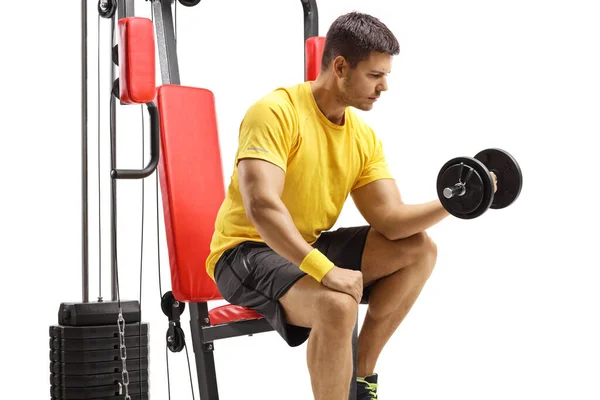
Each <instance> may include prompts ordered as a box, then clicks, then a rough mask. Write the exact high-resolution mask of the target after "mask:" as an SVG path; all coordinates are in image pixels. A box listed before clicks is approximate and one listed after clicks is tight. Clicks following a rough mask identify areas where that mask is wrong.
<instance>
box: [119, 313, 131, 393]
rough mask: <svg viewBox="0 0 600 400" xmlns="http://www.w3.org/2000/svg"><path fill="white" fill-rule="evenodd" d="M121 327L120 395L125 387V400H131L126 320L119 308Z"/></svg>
mask: <svg viewBox="0 0 600 400" xmlns="http://www.w3.org/2000/svg"><path fill="white" fill-rule="evenodd" d="M117 325H118V326H119V342H120V346H119V349H120V353H121V361H122V362H123V372H121V378H122V380H123V382H122V384H121V383H119V394H120V395H121V394H123V386H125V400H131V396H129V372H127V365H126V361H127V348H126V347H125V319H124V318H123V310H122V309H121V308H119V318H118V319H117Z"/></svg>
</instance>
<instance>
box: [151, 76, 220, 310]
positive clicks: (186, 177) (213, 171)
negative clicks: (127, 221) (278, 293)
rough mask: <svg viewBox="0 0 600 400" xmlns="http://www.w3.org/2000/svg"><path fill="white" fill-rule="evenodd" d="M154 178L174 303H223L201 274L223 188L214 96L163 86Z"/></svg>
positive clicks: (184, 87)
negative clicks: (159, 197) (156, 177)
mask: <svg viewBox="0 0 600 400" xmlns="http://www.w3.org/2000/svg"><path fill="white" fill-rule="evenodd" d="M157 102H158V109H159V113H160V121H161V122H160V127H161V158H160V162H159V167H158V168H159V175H160V182H161V191H162V199H163V210H164V218H165V229H166V235H167V238H166V239H167V246H168V249H169V261H170V267H171V284H172V291H173V295H174V296H175V298H176V299H177V300H179V301H189V302H203V301H208V300H216V299H222V296H221V295H220V294H219V291H218V289H217V287H216V285H215V283H214V281H213V280H212V279H211V278H210V277H209V276H208V274H207V273H206V258H207V256H208V254H209V251H210V242H211V239H212V235H213V232H214V229H215V220H216V217H217V213H218V211H219V208H220V206H221V203H222V202H223V200H224V198H225V185H224V181H223V170H222V164H221V152H220V147H219V136H218V129H217V116H216V112H215V100H214V96H213V93H212V92H211V91H209V90H206V89H199V88H192V87H186V86H180V85H163V86H161V87H160V88H159V89H158V97H157Z"/></svg>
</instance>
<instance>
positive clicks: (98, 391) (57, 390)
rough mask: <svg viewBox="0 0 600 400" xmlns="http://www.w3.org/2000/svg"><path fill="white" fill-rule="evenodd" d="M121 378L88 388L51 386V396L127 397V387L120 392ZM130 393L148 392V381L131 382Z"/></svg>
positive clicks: (73, 398) (66, 399) (75, 399)
mask: <svg viewBox="0 0 600 400" xmlns="http://www.w3.org/2000/svg"><path fill="white" fill-rule="evenodd" d="M120 381H121V379H120V378H119V379H118V380H117V381H115V382H114V383H112V384H110V385H105V386H96V387H87V388H65V387H60V386H50V396H52V397H55V398H57V399H64V400H79V399H95V398H98V397H110V396H119V395H121V396H122V398H125V393H124V392H125V389H124V388H123V393H121V394H120V393H119V384H118V383H117V382H120ZM128 388H129V394H138V393H148V381H145V382H141V384H140V383H135V384H131V382H130V383H129V386H128Z"/></svg>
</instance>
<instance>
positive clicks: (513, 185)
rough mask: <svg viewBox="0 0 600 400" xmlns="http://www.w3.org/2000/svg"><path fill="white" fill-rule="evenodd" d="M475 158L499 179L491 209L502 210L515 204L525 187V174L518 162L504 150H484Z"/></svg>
mask: <svg viewBox="0 0 600 400" xmlns="http://www.w3.org/2000/svg"><path fill="white" fill-rule="evenodd" d="M475 158H476V159H478V160H479V161H481V162H482V163H483V164H484V165H485V166H486V167H487V168H488V169H489V170H490V171H492V172H493V173H495V174H496V176H497V177H498V183H497V185H498V189H497V190H496V193H495V194H494V201H493V203H492V205H491V206H490V208H493V209H500V208H504V207H508V206H509V205H511V204H512V203H514V201H515V200H517V197H519V194H521V188H522V187H523V173H522V171H521V167H520V166H519V164H518V163H517V160H515V158H514V157H513V156H511V155H510V154H509V153H508V152H506V151H504V150H502V149H487V150H483V151H480V152H479V153H477V154H476V155H475Z"/></svg>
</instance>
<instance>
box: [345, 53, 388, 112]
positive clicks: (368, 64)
mask: <svg viewBox="0 0 600 400" xmlns="http://www.w3.org/2000/svg"><path fill="white" fill-rule="evenodd" d="M391 68H392V56H391V55H389V54H386V53H378V52H373V53H371V56H370V57H369V58H368V59H366V60H364V61H361V62H359V63H358V65H357V66H356V67H355V68H352V69H351V68H350V67H349V66H348V64H347V63H346V67H345V68H344V70H343V74H342V75H341V78H340V81H339V82H340V85H339V86H340V97H341V100H342V101H343V102H344V103H346V104H348V105H349V106H352V107H355V108H357V109H359V110H363V111H369V110H371V109H372V108H373V104H374V103H375V102H376V101H377V99H378V98H379V96H380V95H381V92H384V91H386V90H387V89H388V86H387V74H389V73H390V72H391Z"/></svg>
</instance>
